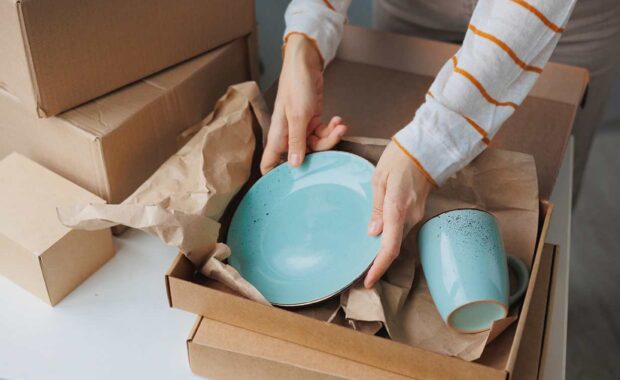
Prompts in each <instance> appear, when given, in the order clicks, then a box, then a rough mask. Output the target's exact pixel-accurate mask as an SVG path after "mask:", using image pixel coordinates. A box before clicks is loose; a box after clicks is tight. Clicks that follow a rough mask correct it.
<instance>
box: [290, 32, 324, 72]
mask: <svg viewBox="0 0 620 380" xmlns="http://www.w3.org/2000/svg"><path fill="white" fill-rule="evenodd" d="M283 54H284V63H285V64H286V63H294V64H303V65H306V66H307V67H309V68H311V69H316V70H319V71H321V70H322V69H323V57H322V56H321V52H320V51H319V49H318V46H317V44H316V41H315V40H313V39H312V38H311V37H309V36H307V35H306V34H303V33H296V32H292V33H289V34H288V35H287V36H286V38H285V40H284V49H283Z"/></svg>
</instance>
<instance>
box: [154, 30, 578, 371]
mask: <svg viewBox="0 0 620 380" xmlns="http://www.w3.org/2000/svg"><path fill="white" fill-rule="evenodd" d="M457 48H458V47H457V46H455V45H452V44H446V43H440V42H434V41H430V40H425V39H420V38H414V37H407V36H401V35H395V34H389V33H381V32H375V31H371V30H367V29H362V28H358V27H347V28H346V31H345V34H344V38H343V42H342V44H341V47H340V49H339V52H338V55H337V58H336V60H335V61H334V62H332V63H331V64H330V66H329V67H328V68H327V70H326V73H325V99H324V104H325V110H324V115H327V116H329V115H332V114H336V112H335V111H337V114H339V115H341V116H343V117H344V118H345V120H347V122H348V124H349V125H350V126H351V131H350V133H349V134H350V135H354V136H365V137H373V138H377V140H376V149H383V147H384V146H385V144H386V143H387V141H388V140H387V139H386V138H388V137H390V136H392V134H393V133H394V132H396V130H397V129H399V128H400V127H402V126H403V125H405V124H406V123H407V122H408V121H409V120H411V118H412V117H413V114H414V112H415V110H416V109H417V107H418V105H419V104H420V103H421V102H422V101H423V98H424V94H425V93H426V91H427V89H428V86H429V84H430V83H431V81H432V79H433V77H434V75H435V74H436V73H437V72H438V71H439V69H440V67H441V66H442V65H443V63H444V62H445V61H446V60H448V59H449V58H450V57H451V55H452V54H454V52H455V51H456V49H457ZM587 81H588V73H587V71H586V70H584V69H580V68H576V67H570V66H565V65H558V64H552V63H550V64H548V65H547V66H546V68H545V71H544V73H543V74H542V75H541V77H540V78H539V80H538V82H537V84H536V86H535V88H534V89H533V91H532V92H531V94H530V96H529V97H528V98H527V99H526V100H525V101H524V103H523V104H522V105H521V107H519V109H518V110H517V112H516V113H515V115H514V116H513V117H512V118H511V119H510V120H509V121H508V122H507V123H506V125H505V126H504V127H503V128H502V130H501V132H500V133H498V134H497V135H496V136H495V137H494V139H493V141H492V145H493V146H494V147H498V148H504V149H509V150H515V151H520V152H525V153H529V154H532V155H533V156H534V158H535V161H536V166H537V171H538V180H539V195H540V198H541V201H540V223H539V233H538V239H537V245H536V252H535V256H534V260H533V262H532V263H531V279H530V283H529V287H528V290H527V292H526V295H525V299H524V303H523V306H522V308H521V311H520V317H519V319H518V321H517V323H516V324H514V325H513V326H512V327H511V328H510V329H508V330H507V331H505V332H504V333H503V334H502V335H500V336H499V337H498V338H497V339H496V341H495V342H493V343H492V344H491V345H490V346H489V347H488V349H487V350H486V352H485V354H484V355H483V357H482V358H481V359H480V360H479V361H478V362H475V363H472V362H466V361H463V360H460V359H457V358H453V357H447V356H442V355H439V354H436V353H432V352H428V351H425V350H422V349H418V348H415V347H410V346H406V345H403V344H401V343H397V342H394V341H391V340H389V339H385V338H381V337H377V336H369V335H364V334H362V333H359V332H357V331H354V330H350V329H347V328H344V327H341V326H336V325H333V324H328V323H324V322H321V321H318V320H314V319H311V318H308V317H304V316H302V315H299V314H296V313H293V312H290V311H287V310H283V309H279V308H274V307H269V306H264V305H261V304H258V303H256V302H252V301H249V300H247V299H244V298H241V297H237V296H234V295H231V294H230V293H229V292H226V291H225V290H224V289H222V287H221V286H218V284H217V283H215V282H214V281H210V280H208V279H205V278H203V277H201V276H199V275H197V274H196V270H195V268H194V267H193V266H192V264H191V263H190V262H189V260H188V259H186V258H185V256H183V255H179V256H177V258H176V259H175V260H174V262H173V263H172V265H171V267H170V269H169V271H168V273H167V275H166V286H167V291H168V299H169V303H170V305H171V306H172V307H176V308H180V309H184V310H187V311H190V312H193V313H195V314H198V315H201V316H204V317H205V319H203V320H202V321H203V322H204V323H207V324H208V323H211V324H212V326H214V327H212V328H218V326H219V327H221V328H232V327H238V328H241V330H247V331H248V333H250V332H254V333H258V334H262V335H264V336H267V337H271V338H275V339H278V340H280V341H283V342H288V343H292V344H295V345H298V346H301V347H305V348H308V349H311V350H314V351H317V352H321V353H324V354H328V355H331V356H334V357H338V358H341V359H344V360H348V361H351V362H355V363H360V364H363V365H366V366H370V367H373V368H376V369H378V370H382V371H388V372H391V373H394V374H397V375H400V376H404V377H411V378H457V377H458V378H476V379H505V378H508V377H509V376H510V375H511V373H512V372H513V370H514V368H515V363H516V361H517V360H518V353H519V350H520V346H521V342H522V340H523V337H524V329H525V326H526V324H527V323H528V319H529V316H530V314H531V315H536V314H539V313H540V310H539V309H536V307H534V309H536V310H534V309H532V305H533V304H532V302H533V301H532V299H533V297H534V294H535V293H536V292H538V291H540V290H539V289H544V288H545V287H546V288H547V289H548V285H547V286H545V284H546V283H547V282H548V275H545V273H548V270H547V272H541V267H545V265H546V266H547V267H548V266H549V264H548V263H547V261H545V260H544V258H545V257H546V255H544V254H543V248H544V241H545V236H546V233H547V229H548V226H549V221H550V217H551V210H552V205H551V204H550V203H549V201H548V198H549V195H550V194H551V191H552V189H553V185H554V183H555V179H556V176H557V174H558V172H559V167H560V163H561V160H562V156H563V153H564V149H565V147H566V142H567V140H568V136H569V135H570V130H571V127H572V123H573V120H574V116H575V112H576V110H577V108H578V106H579V104H580V103H581V101H582V97H583V94H584V92H585V87H586V85H587ZM272 95H273V93H272ZM350 143H351V142H346V141H345V142H344V143H342V144H341V145H340V148H341V149H345V150H346V149H347V144H350ZM225 227H226V223H225V222H224V230H225ZM545 263H547V264H545ZM544 279H546V280H544ZM535 305H536V303H535V304H534V306H535ZM209 320H212V321H214V322H210V321H209ZM205 321H206V322H205ZM217 322H221V323H224V324H225V325H229V326H232V327H226V326H223V327H222V325H221V324H218V323H217ZM199 330H200V329H199ZM241 330H236V331H241ZM231 331H232V330H231ZM247 340H248V342H250V341H251V340H250V335H249V334H248V335H247ZM230 347H232V346H230ZM230 349H231V350H233V351H234V349H232V348H230ZM529 349H530V347H525V350H529ZM227 352H228V353H229V355H228V356H227V357H228V358H229V359H230V360H226V363H227V365H229V366H233V367H237V368H238V367H239V365H238V363H239V361H240V360H241V359H240V358H241V356H239V355H238V356H235V355H232V354H230V353H231V352H232V351H227ZM276 353H277V351H276ZM240 355H241V354H240ZM220 360H225V358H224V357H221V358H220ZM274 360H275V359H274ZM278 360H280V361H281V362H282V361H284V362H290V361H291V359H287V358H286V355H285V353H282V355H281V356H279V359H278ZM249 363H250V362H248V365H250V364H249ZM252 363H253V364H252V365H255V366H257V367H258V366H259V365H260V363H263V362H262V361H254V362H252ZM324 363H325V362H324V361H322V360H317V361H315V362H314V364H312V367H313V368H314V370H315V371H316V372H319V373H330V372H329V370H328V369H327V367H326V364H324ZM278 376H284V377H286V376H288V375H287V374H286V373H285V372H282V373H280V374H279V375H278ZM349 376H350V375H349Z"/></svg>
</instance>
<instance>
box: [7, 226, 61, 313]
mask: <svg viewBox="0 0 620 380" xmlns="http://www.w3.org/2000/svg"><path fill="white" fill-rule="evenodd" d="M0 246H1V247H2V248H3V249H2V251H0V268H2V269H3V271H2V273H0V275H2V276H4V277H5V278H7V279H9V280H10V281H12V282H14V283H15V284H16V285H17V286H19V287H20V288H22V289H24V290H25V291H27V292H29V293H30V294H32V295H33V296H35V297H37V298H38V299H40V300H42V301H43V302H45V303H47V304H49V305H50V306H51V305H52V301H51V300H50V297H49V292H48V289H47V285H46V283H45V277H44V276H43V271H42V264H41V257H40V256H35V255H33V253H32V252H31V251H30V250H28V249H26V248H25V247H24V246H23V245H22V244H20V243H18V242H16V241H15V240H13V239H11V238H9V237H8V236H6V235H5V234H4V233H2V232H0ZM6 248H8V249H6ZM16 257H17V260H18V261H20V262H17V263H16ZM7 268H8V269H9V270H12V271H13V272H12V273H11V274H12V276H11V277H9V276H8V273H6V270H7ZM17 268H19V269H17ZM16 269H17V271H18V272H19V273H18V276H17V277H14V276H15V274H16V273H15V270H16ZM19 275H21V276H19ZM20 280H21V281H20ZM23 280H26V281H27V282H26V283H24V282H23Z"/></svg>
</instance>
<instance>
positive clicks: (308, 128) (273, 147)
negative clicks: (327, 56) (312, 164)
mask: <svg viewBox="0 0 620 380" xmlns="http://www.w3.org/2000/svg"><path fill="white" fill-rule="evenodd" d="M285 49H286V51H285V54H284V61H283V63H282V72H281V73H280V82H279V84H278V95H277V97H276V102H275V106H274V111H273V116H272V118H271V127H270V129H269V133H268V135H267V144H266V146H265V150H264V152H263V157H262V160H261V164H260V168H261V172H262V173H263V174H265V173H267V172H268V171H270V170H271V169H273V168H274V167H276V166H277V165H279V164H280V162H281V161H282V155H283V154H284V153H286V152H288V162H289V164H290V165H291V166H293V167H298V166H299V165H301V164H302V163H303V161H304V157H305V155H306V149H310V150H311V151H320V150H327V149H331V148H333V147H334V146H335V145H336V144H337V143H338V142H339V141H340V139H341V138H342V136H343V135H344V134H345V133H346V131H347V127H346V126H345V125H344V124H343V123H342V119H341V118H340V117H338V116H335V117H333V118H332V119H331V120H330V122H329V123H328V124H327V125H326V124H324V123H322V122H321V119H320V117H321V110H322V102H323V71H322V68H323V63H322V60H321V55H320V53H319V51H318V50H317V48H316V45H315V44H313V42H312V41H311V40H309V39H308V38H307V37H305V36H303V35H301V34H292V35H290V36H289V37H288V39H287V43H286V47H285Z"/></svg>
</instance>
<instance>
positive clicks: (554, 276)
mask: <svg viewBox="0 0 620 380" xmlns="http://www.w3.org/2000/svg"><path fill="white" fill-rule="evenodd" d="M560 249H561V247H557V246H556V252H555V257H556V258H557V257H558V255H560V254H561V251H560ZM559 270H560V269H559V265H554V267H553V271H552V272H551V281H550V282H549V287H550V289H555V288H556V286H557V285H556V283H557V281H560V279H559V277H558V275H559V273H558V271H559ZM554 303H555V298H553V293H551V294H550V295H549V299H548V300H547V315H546V318H545V325H544V331H543V341H542V347H541V350H540V362H539V366H538V378H539V379H542V378H543V376H544V375H545V373H544V368H545V363H546V361H547V355H548V350H549V339H550V337H549V334H550V331H551V328H552V327H551V326H550V323H551V319H550V317H549V316H550V315H551V313H553V310H554ZM564 328H566V326H564Z"/></svg>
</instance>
